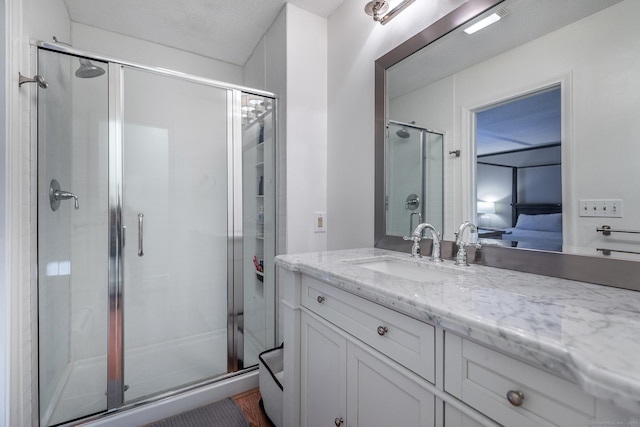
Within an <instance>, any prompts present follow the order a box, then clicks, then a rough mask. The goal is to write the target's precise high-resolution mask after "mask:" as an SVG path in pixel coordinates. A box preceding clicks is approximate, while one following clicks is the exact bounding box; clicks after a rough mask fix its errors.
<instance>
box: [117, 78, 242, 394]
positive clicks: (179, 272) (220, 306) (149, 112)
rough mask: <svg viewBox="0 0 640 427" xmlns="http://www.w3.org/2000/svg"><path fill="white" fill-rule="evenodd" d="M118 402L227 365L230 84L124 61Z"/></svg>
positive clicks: (213, 372)
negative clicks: (121, 338) (128, 64)
mask: <svg viewBox="0 0 640 427" xmlns="http://www.w3.org/2000/svg"><path fill="white" fill-rule="evenodd" d="M123 87H124V97H123V103H122V105H123V116H124V120H123V141H122V150H123V151H122V153H123V155H122V157H123V160H122V161H123V178H122V192H123V203H122V218H123V226H124V227H126V230H125V233H124V234H125V240H124V248H123V257H124V286H123V301H124V302H123V306H124V389H125V395H124V396H125V398H124V400H125V402H131V401H133V400H136V399H139V398H142V397H145V396H148V395H152V394H157V393H159V392H162V391H166V390H170V389H173V388H176V387H179V386H183V385H186V384H189V383H193V382H196V381H201V380H203V379H206V378H212V377H215V376H218V375H220V374H223V373H226V372H227V318H228V311H227V295H228V294H227V292H228V286H229V285H228V275H227V256H228V253H227V248H228V244H229V236H228V232H227V229H228V228H227V227H228V220H227V218H228V200H227V199H228V172H227V171H228V170H229V168H228V156H227V153H228V134H227V132H228V131H227V128H228V123H227V120H228V111H227V109H228V107H227V97H228V96H229V93H230V92H229V91H227V90H225V89H220V88H215V87H211V86H206V85H202V84H199V83H196V82H192V81H186V80H182V79H179V78H175V77H170V76H165V75H159V74H155V73H153V72H149V71H144V70H139V69H133V68H128V67H124V68H123Z"/></svg>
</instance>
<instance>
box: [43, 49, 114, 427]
mask: <svg viewBox="0 0 640 427" xmlns="http://www.w3.org/2000/svg"><path fill="white" fill-rule="evenodd" d="M94 65H95V66H99V67H101V69H102V70H103V71H106V70H107V64H105V63H102V62H99V61H94ZM80 66H81V62H80V59H79V58H78V57H75V56H71V55H63V54H59V53H54V52H49V51H45V50H39V51H38V73H39V74H40V75H42V76H43V77H44V78H45V80H46V81H47V82H48V88H46V89H38V341H39V347H38V352H39V372H38V374H39V399H40V402H39V405H40V425H42V426H48V425H54V424H58V423H62V422H65V421H69V420H73V419H76V418H81V417H84V416H88V415H91V414H95V413H99V412H103V411H105V410H106V409H107V398H106V395H105V392H106V391H107V387H106V381H105V379H106V376H107V358H106V354H107V316H108V313H107V306H108V304H107V292H106V289H107V264H106V262H105V260H106V257H107V242H108V236H107V230H108V224H107V218H108V217H107V202H108V197H107V192H108V187H107V182H108V180H107V164H108V142H109V135H108V119H109V118H108V105H109V103H108V95H109V91H108V86H109V80H108V72H103V74H99V73H98V72H96V73H95V74H94V75H93V77H88V76H87V75H84V74H82V73H80V72H78V70H79V69H80V68H81V67H80Z"/></svg>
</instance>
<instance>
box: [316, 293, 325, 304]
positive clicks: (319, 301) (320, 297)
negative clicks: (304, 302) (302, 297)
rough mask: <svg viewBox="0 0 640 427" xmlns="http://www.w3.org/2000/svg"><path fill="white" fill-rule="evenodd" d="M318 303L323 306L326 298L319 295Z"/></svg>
mask: <svg viewBox="0 0 640 427" xmlns="http://www.w3.org/2000/svg"><path fill="white" fill-rule="evenodd" d="M316 301H318V304H322V303H323V302H324V297H323V296H322V295H318V298H316Z"/></svg>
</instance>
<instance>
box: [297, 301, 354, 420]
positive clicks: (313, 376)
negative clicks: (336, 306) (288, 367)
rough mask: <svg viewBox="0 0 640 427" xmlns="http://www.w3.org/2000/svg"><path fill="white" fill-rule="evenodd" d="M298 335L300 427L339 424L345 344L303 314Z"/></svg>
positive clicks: (343, 399) (343, 404) (343, 400)
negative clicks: (299, 338)
mask: <svg viewBox="0 0 640 427" xmlns="http://www.w3.org/2000/svg"><path fill="white" fill-rule="evenodd" d="M300 336H301V346H300V358H301V362H300V368H301V369H300V372H301V384H300V385H301V389H300V390H301V394H302V396H301V406H302V408H301V418H302V427H316V426H317V427H330V426H333V425H336V424H337V425H340V424H341V422H340V420H341V419H342V420H344V419H345V418H346V401H347V398H346V378H347V373H346V361H347V341H346V339H345V338H344V337H342V336H341V335H339V334H338V333H337V332H335V331H334V330H332V329H331V328H329V327H327V326H326V325H325V324H323V323H321V322H319V321H317V320H315V319H314V318H312V317H311V316H309V315H307V314H306V313H302V315H301V330H300ZM336 420H338V422H337V423H336ZM343 425H344V424H343Z"/></svg>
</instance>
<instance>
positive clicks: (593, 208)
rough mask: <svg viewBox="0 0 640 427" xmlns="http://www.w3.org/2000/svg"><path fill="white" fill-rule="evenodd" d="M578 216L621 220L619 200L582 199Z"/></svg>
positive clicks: (620, 201) (620, 203)
mask: <svg viewBox="0 0 640 427" xmlns="http://www.w3.org/2000/svg"><path fill="white" fill-rule="evenodd" d="M580 216H590V217H600V218H622V200H621V199H582V200H580Z"/></svg>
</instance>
